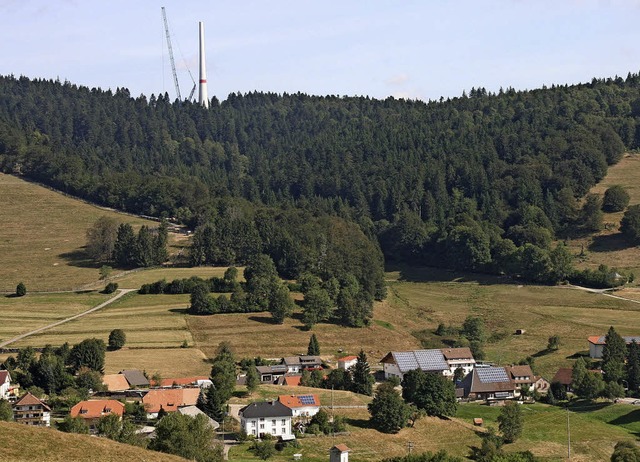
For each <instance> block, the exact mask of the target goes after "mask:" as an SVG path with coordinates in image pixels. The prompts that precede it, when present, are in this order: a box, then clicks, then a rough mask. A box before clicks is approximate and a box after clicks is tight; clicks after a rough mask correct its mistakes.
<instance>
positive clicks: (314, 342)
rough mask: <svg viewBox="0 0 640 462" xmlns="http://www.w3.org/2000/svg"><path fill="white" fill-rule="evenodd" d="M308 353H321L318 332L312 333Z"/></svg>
mask: <svg viewBox="0 0 640 462" xmlns="http://www.w3.org/2000/svg"><path fill="white" fill-rule="evenodd" d="M307 354H308V355H309V356H319V355H320V344H319V343H318V339H317V337H316V334H311V338H310V339H309V346H308V347H307Z"/></svg>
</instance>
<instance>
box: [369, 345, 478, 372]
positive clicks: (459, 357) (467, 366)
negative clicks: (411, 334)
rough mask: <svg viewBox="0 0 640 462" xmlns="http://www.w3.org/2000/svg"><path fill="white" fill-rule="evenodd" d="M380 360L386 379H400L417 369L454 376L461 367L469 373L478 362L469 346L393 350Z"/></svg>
mask: <svg viewBox="0 0 640 462" xmlns="http://www.w3.org/2000/svg"><path fill="white" fill-rule="evenodd" d="M380 362H381V363H382V365H383V369H384V376H385V378H386V379H389V378H391V377H398V378H399V379H400V380H402V378H403V377H404V374H406V373H407V372H409V371H412V370H415V369H422V370H423V371H426V372H435V373H438V374H442V375H444V376H445V377H453V375H454V373H455V371H456V369H457V368H459V367H460V368H462V369H463V371H464V372H465V374H468V373H469V372H471V371H472V370H473V368H474V366H475V364H476V361H475V359H474V358H473V355H472V354H471V350H470V349H469V348H443V349H434V350H413V351H391V352H389V353H388V354H387V355H386V356H385V357H384V358H382V359H381V360H380Z"/></svg>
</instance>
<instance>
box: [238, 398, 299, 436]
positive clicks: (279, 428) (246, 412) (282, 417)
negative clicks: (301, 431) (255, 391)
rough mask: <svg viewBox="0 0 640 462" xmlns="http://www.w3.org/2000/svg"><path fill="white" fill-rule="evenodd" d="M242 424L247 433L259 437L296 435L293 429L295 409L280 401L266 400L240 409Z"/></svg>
mask: <svg viewBox="0 0 640 462" xmlns="http://www.w3.org/2000/svg"><path fill="white" fill-rule="evenodd" d="M239 415H240V426H241V427H242V429H243V430H244V431H245V432H246V433H247V435H252V436H255V437H257V438H262V437H263V436H264V435H267V434H269V435H272V436H275V437H279V438H281V439H283V440H291V439H294V438H295V437H294V436H293V432H292V429H291V418H292V417H293V411H292V410H291V408H289V407H287V406H285V405H284V404H282V403H281V402H280V401H264V402H257V403H251V404H249V405H248V406H245V407H243V408H242V409H240V412H239Z"/></svg>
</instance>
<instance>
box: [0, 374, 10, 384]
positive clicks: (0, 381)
mask: <svg viewBox="0 0 640 462" xmlns="http://www.w3.org/2000/svg"><path fill="white" fill-rule="evenodd" d="M7 377H8V378H9V382H11V375H10V374H9V371H0V384H3V383H5V382H6V381H7Z"/></svg>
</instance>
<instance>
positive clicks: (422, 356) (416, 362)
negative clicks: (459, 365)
mask: <svg viewBox="0 0 640 462" xmlns="http://www.w3.org/2000/svg"><path fill="white" fill-rule="evenodd" d="M393 357H394V358H395V360H396V363H397V364H398V368H399V369H400V371H401V372H403V373H404V372H408V371H412V370H414V369H422V370H423V371H442V370H445V369H448V368H449V365H448V364H447V361H445V359H444V355H443V354H442V351H440V350H415V351H397V352H393Z"/></svg>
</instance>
